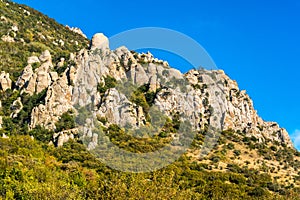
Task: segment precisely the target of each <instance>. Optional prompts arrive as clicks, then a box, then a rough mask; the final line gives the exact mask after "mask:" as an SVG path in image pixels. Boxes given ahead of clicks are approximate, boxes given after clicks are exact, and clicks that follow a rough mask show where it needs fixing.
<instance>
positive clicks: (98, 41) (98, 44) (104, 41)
mask: <svg viewBox="0 0 300 200" xmlns="http://www.w3.org/2000/svg"><path fill="white" fill-rule="evenodd" d="M90 49H91V50H95V49H101V50H103V49H109V41H108V38H107V37H106V36H105V35H104V34H103V33H97V34H95V35H94V36H93V38H92V42H91V47H90Z"/></svg>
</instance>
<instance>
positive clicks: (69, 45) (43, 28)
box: [0, 0, 89, 81]
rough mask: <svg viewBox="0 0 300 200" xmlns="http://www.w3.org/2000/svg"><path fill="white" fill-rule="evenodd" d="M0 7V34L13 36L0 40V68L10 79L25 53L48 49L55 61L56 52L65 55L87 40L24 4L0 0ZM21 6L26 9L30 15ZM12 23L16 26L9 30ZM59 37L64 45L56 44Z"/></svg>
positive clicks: (20, 66) (23, 62)
mask: <svg viewBox="0 0 300 200" xmlns="http://www.w3.org/2000/svg"><path fill="white" fill-rule="evenodd" d="M6 3H8V4H9V5H8V6H7V5H6ZM0 10H1V16H4V17H5V18H6V21H1V23H0V36H2V35H11V36H12V37H13V38H14V40H15V42H13V43H8V42H4V41H2V40H0V70H1V71H2V70H3V71H6V72H9V73H10V74H11V75H12V77H11V78H12V79H13V80H14V81H16V78H17V77H18V76H19V75H20V73H21V71H22V69H23V68H24V67H25V66H26V65H27V58H28V57H29V56H32V55H39V54H40V53H41V52H42V51H44V50H46V49H48V50H49V51H50V53H51V54H52V56H53V57H54V61H55V58H57V57H59V55H65V54H68V55H69V53H70V52H76V51H78V50H80V49H82V48H85V47H87V45H88V43H89V41H88V40H87V39H85V38H84V37H82V36H81V35H79V34H77V33H74V32H73V31H70V30H69V29H68V28H66V27H65V26H63V25H61V24H58V23H57V22H55V21H54V20H53V19H51V18H49V17H47V16H45V15H43V14H42V13H40V12H38V11H36V10H34V9H32V8H29V7H28V6H25V5H20V4H17V3H13V2H10V1H7V0H3V1H0ZM24 10H26V11H29V12H30V15H28V14H26V13H25V11H24ZM13 25H16V26H17V27H18V31H17V32H13V31H12V30H11V27H12V26H13ZM59 40H62V41H64V45H60V44H59ZM75 41H77V42H78V45H76V44H75ZM55 43H57V44H55ZM65 58H66V57H65Z"/></svg>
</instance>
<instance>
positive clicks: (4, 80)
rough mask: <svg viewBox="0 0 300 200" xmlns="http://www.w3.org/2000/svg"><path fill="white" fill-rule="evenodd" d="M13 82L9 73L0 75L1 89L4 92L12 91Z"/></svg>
mask: <svg viewBox="0 0 300 200" xmlns="http://www.w3.org/2000/svg"><path fill="white" fill-rule="evenodd" d="M11 84H12V81H11V79H10V78H9V73H6V72H4V71H2V72H1V74H0V89H1V90H2V91H6V90H7V89H11Z"/></svg>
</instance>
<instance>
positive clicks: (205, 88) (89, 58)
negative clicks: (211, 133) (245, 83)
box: [0, 34, 293, 147]
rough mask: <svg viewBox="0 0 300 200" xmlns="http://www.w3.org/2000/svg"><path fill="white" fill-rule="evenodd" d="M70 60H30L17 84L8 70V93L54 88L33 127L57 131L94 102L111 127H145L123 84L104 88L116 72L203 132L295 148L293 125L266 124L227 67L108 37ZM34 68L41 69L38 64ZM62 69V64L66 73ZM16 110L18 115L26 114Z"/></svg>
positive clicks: (1, 79) (2, 81) (1, 81)
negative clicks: (185, 66)
mask: <svg viewBox="0 0 300 200" xmlns="http://www.w3.org/2000/svg"><path fill="white" fill-rule="evenodd" d="M65 59H66V58H63V57H61V58H60V60H59V62H57V63H52V57H51V55H50V52H49V51H47V50H46V51H44V52H43V53H42V54H41V55H40V56H39V57H37V56H32V57H29V58H28V65H27V66H24V70H23V72H22V74H21V76H20V77H19V78H18V80H17V81H16V83H15V84H12V81H11V80H10V78H9V74H7V73H5V72H2V73H1V76H0V85H1V89H2V90H3V91H5V90H7V89H16V90H19V91H20V92H21V93H28V94H29V95H33V94H38V93H40V92H42V91H43V90H46V97H45V101H44V102H43V103H42V104H39V105H37V106H36V107H34V108H33V109H32V111H31V120H30V121H29V122H28V125H29V128H30V129H33V128H34V127H36V126H37V125H41V126H44V127H46V128H47V129H51V130H56V127H55V123H56V122H57V121H58V120H59V119H60V117H61V115H62V114H63V113H65V112H67V111H69V110H76V109H75V106H78V105H79V106H86V105H88V104H92V105H93V112H92V113H93V115H96V116H97V117H98V118H102V119H104V118H105V119H106V120H107V121H108V122H109V124H117V125H119V126H121V127H124V126H125V125H130V126H133V127H134V126H137V127H140V126H145V125H146V124H147V120H146V118H147V111H146V109H145V107H143V106H142V105H140V104H139V103H137V102H135V101H134V100H132V99H131V98H130V97H128V95H127V96H126V95H125V94H124V91H120V90H118V89H116V86H114V87H110V88H107V89H106V90H105V91H102V93H101V91H99V85H101V86H103V87H104V86H105V85H106V84H108V83H106V81H105V80H106V79H107V78H108V77H109V78H112V79H114V80H115V81H116V82H117V83H118V85H126V84H127V83H128V82H130V84H132V85H133V86H135V87H136V88H138V87H141V86H145V85H146V86H148V88H147V90H148V92H152V94H153V99H152V103H153V105H155V106H156V107H157V108H159V110H160V111H161V112H163V113H164V114H166V115H167V116H169V117H172V115H174V113H179V114H184V115H185V116H186V118H188V120H189V121H190V122H191V123H192V125H193V126H194V127H195V128H196V129H198V130H201V129H204V128H205V127H207V126H209V125H211V126H214V127H217V128H219V129H222V130H228V129H232V130H235V131H237V132H241V133H244V134H245V135H247V136H254V137H256V138H258V139H259V141H260V142H264V141H266V140H268V141H278V142H279V143H284V144H286V145H287V146H290V147H292V146H293V145H292V143H291V140H290V138H289V136H288V134H287V132H286V130H285V129H283V128H280V127H279V126H278V124H277V123H275V122H265V121H263V120H262V119H261V118H260V117H259V116H258V115H257V112H256V110H255V109H254V107H253V103H252V100H251V99H250V98H249V96H248V95H247V94H246V91H244V90H240V89H239V87H238V85H237V83H236V82H235V81H233V80H231V79H230V78H229V77H228V76H227V75H226V74H225V73H224V72H223V71H222V70H213V71H208V70H203V69H199V70H190V71H189V72H187V73H186V74H182V73H181V72H180V71H178V70H176V69H174V68H171V67H170V66H169V65H168V63H167V62H165V61H162V60H158V59H156V58H154V57H153V56H152V55H151V54H150V53H147V54H144V53H143V54H139V53H136V52H133V51H129V50H128V49H127V48H126V47H120V48H118V49H116V50H110V49H109V41H108V39H107V38H106V37H105V36H104V35H103V34H96V35H95V36H94V37H93V39H92V41H91V45H90V49H83V50H81V51H80V52H78V53H76V55H73V54H71V56H69V60H65ZM70 63H71V64H70ZM33 65H34V66H38V67H36V68H35V69H34V68H33ZM54 69H61V70H60V71H61V73H60V74H59V73H58V72H57V70H56V71H55V70H54ZM174 84H175V86H174ZM176 84H177V85H176ZM179 85H184V86H185V89H178V88H179V87H177V86H179ZM119 88H120V87H119ZM20 102H22V99H21V100H20ZM13 112H14V113H13V116H15V117H16V115H17V114H18V112H16V111H13ZM66 135H68V132H64V133H62V134H56V137H59V136H61V137H66V138H68V137H67V136H66ZM71 137H73V136H71ZM64 141H67V139H65V140H64ZM61 144H62V143H60V145H61Z"/></svg>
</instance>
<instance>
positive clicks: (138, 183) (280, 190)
mask: <svg viewBox="0 0 300 200" xmlns="http://www.w3.org/2000/svg"><path fill="white" fill-rule="evenodd" d="M111 130H118V127H112V128H111ZM0 146H1V149H0V155H1V156H0V169H1V170H0V186H1V187H0V198H3V199H228V200H229V199H266V200H268V199H282V200H283V199H287V197H289V198H288V199H299V197H300V196H299V188H284V187H282V186H280V185H278V184H277V185H276V184H275V183H272V180H271V178H270V176H268V175H266V174H260V173H258V172H257V171H253V170H252V171H251V170H248V169H241V168H238V173H239V174H237V173H236V172H213V171H206V170H205V169H207V168H208V165H207V164H206V166H205V164H201V163H199V164H198V163H196V162H190V161H189V160H188V159H187V158H186V157H185V156H182V157H181V158H180V159H179V160H178V161H176V162H175V163H173V164H171V165H169V166H168V167H165V168H163V169H160V170H157V171H154V172H151V173H138V174H134V173H123V172H118V171H115V170H112V169H110V168H108V167H106V166H104V165H103V164H101V163H100V162H99V161H98V160H97V159H96V158H95V157H94V156H93V155H91V154H90V153H89V152H88V151H87V150H86V149H85V147H84V146H83V145H82V144H80V143H77V142H75V141H70V142H68V143H66V144H64V146H63V147H60V148H54V147H52V146H47V145H44V144H42V143H40V142H38V141H36V140H32V139H31V138H30V137H29V136H12V137H10V138H9V139H3V138H0ZM231 167H233V166H231ZM236 168H237V167H236ZM270 191H272V192H273V193H271V192H270Z"/></svg>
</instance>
